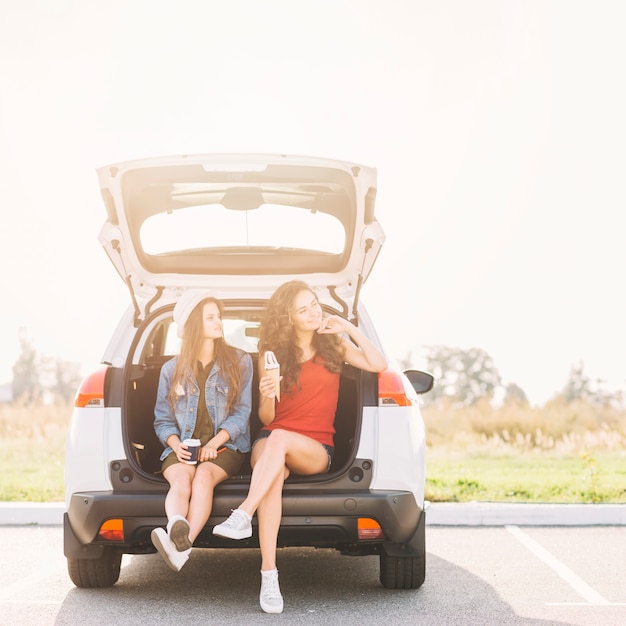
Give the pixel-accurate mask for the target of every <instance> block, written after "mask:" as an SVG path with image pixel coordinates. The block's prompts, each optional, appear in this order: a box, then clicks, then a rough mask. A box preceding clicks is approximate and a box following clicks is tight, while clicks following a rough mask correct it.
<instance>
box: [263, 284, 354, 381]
mask: <svg viewBox="0 0 626 626" xmlns="http://www.w3.org/2000/svg"><path fill="white" fill-rule="evenodd" d="M302 291H309V292H310V293H311V294H313V296H314V297H315V299H316V300H317V301H318V302H319V299H318V297H317V295H316V294H315V292H314V291H313V290H312V289H311V287H309V285H307V284H306V283H305V282H304V281H301V280H292V281H289V282H287V283H284V284H282V285H281V286H280V287H279V288H278V289H277V290H276V291H275V292H274V294H273V295H272V297H271V298H270V299H269V302H268V304H267V308H266V310H265V315H264V317H263V321H262V322H261V325H260V328H259V353H260V354H263V353H264V352H266V351H267V350H271V351H273V352H274V354H275V355H276V359H277V360H278V362H279V363H280V368H281V370H280V373H281V376H282V382H281V388H282V390H283V391H285V393H289V392H290V391H291V390H292V389H293V388H294V387H296V388H297V387H298V386H299V377H300V362H301V360H302V356H303V355H302V350H301V348H300V347H299V346H298V343H297V342H296V334H295V329H294V326H293V324H292V323H291V321H290V318H291V316H290V313H291V311H292V308H293V302H294V300H295V298H296V296H297V295H298V294H299V293H301V292H302ZM313 347H314V348H315V353H316V355H317V356H318V357H320V358H321V359H323V361H324V365H325V367H326V369H327V370H328V371H330V372H340V371H341V368H342V365H343V362H344V354H345V350H344V349H343V348H342V341H341V339H340V337H339V336H337V335H320V334H317V333H315V334H314V335H313Z"/></svg>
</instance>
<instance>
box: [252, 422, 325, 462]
mask: <svg viewBox="0 0 626 626" xmlns="http://www.w3.org/2000/svg"><path fill="white" fill-rule="evenodd" d="M271 434H272V431H271V430H265V429H261V430H260V431H259V432H258V434H257V436H256V439H255V441H254V443H253V444H252V448H253V449H254V446H255V445H256V443H257V441H260V440H261V439H267V437H269V436H270V435H271ZM320 445H321V446H322V447H323V448H324V450H326V454H327V455H328V466H327V467H326V471H327V472H328V471H329V470H330V466H331V463H332V462H333V454H334V453H335V448H334V447H333V446H329V445H327V444H325V443H321V444H320Z"/></svg>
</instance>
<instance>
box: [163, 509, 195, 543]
mask: <svg viewBox="0 0 626 626" xmlns="http://www.w3.org/2000/svg"><path fill="white" fill-rule="evenodd" d="M167 534H168V535H169V536H170V539H171V540H172V541H173V542H174V545H175V546H176V549H177V550H178V551H179V552H184V551H185V550H189V548H191V541H190V540H189V522H188V521H187V520H186V519H185V518H184V517H183V516H182V515H174V516H173V517H172V519H171V520H170V521H169V522H168V523H167Z"/></svg>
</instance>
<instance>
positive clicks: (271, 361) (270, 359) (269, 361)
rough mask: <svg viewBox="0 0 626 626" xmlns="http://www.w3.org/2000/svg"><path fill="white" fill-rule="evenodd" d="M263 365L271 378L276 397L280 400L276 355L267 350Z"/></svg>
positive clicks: (278, 369)
mask: <svg viewBox="0 0 626 626" xmlns="http://www.w3.org/2000/svg"><path fill="white" fill-rule="evenodd" d="M263 364H264V366H265V371H266V372H267V375H268V376H269V377H270V378H271V379H272V382H273V383H274V390H275V392H276V399H277V400H278V401H279V402H280V364H279V363H278V361H277V360H276V356H275V355H274V353H273V352H271V351H270V350H268V351H267V352H266V353H265V355H264V363H263Z"/></svg>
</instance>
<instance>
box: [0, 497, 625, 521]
mask: <svg viewBox="0 0 626 626" xmlns="http://www.w3.org/2000/svg"><path fill="white" fill-rule="evenodd" d="M64 511H65V504H64V503H62V502H0V526H16V525H28V524H31V525H41V526H57V525H60V524H62V523H63V513H64ZM426 524H427V525H428V526H509V525H516V526H626V504H545V503H521V502H520V503H502V502H463V503H452V502H433V503H429V504H427V507H426Z"/></svg>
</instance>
